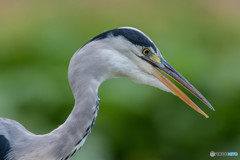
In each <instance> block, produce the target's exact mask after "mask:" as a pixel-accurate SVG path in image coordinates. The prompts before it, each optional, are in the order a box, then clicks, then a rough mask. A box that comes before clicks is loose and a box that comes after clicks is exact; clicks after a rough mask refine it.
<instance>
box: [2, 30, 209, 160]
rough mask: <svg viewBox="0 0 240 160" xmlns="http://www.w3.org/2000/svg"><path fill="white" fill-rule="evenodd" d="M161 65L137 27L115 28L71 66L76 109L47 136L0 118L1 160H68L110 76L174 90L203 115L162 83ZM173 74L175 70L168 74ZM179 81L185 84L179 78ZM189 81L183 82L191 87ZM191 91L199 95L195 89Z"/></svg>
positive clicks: (90, 121)
mask: <svg viewBox="0 0 240 160" xmlns="http://www.w3.org/2000/svg"><path fill="white" fill-rule="evenodd" d="M144 49H147V50H148V53H149V54H145V52H143V50H144ZM143 53H144V54H143ZM146 53H147V52H146ZM164 61H165V60H164V59H163V57H162V55H161V53H160V51H159V50H158V49H157V47H156V46H155V44H154V43H153V42H152V41H151V40H150V38H148V37H147V36H146V35H145V34H144V33H142V32H141V31H139V30H137V29H135V28H130V27H124V28H118V29H115V30H110V31H107V32H104V33H102V34H100V35H98V36H96V37H95V38H93V39H91V40H90V41H89V42H87V43H86V44H85V45H84V46H83V47H82V48H80V49H79V50H78V51H77V52H76V53H75V54H74V55H73V57H72V59H71V61H70V64H69V70H68V79H69V83H70V86H71V89H72V91H73V95H74V98H75V105H74V108H73V110H72V112H71V114H70V115H69V117H68V118H67V120H66V121H65V122H64V123H63V124H62V125H61V126H59V127H58V128H56V129H55V130H53V131H52V132H50V133H48V134H45V135H35V134H33V133H31V132H29V131H27V130H26V129H25V128H24V127H23V126H22V125H21V124H19V123H18V122H16V121H13V120H10V119H5V118H0V149H1V151H0V160H66V159H69V158H70V157H71V156H72V155H73V154H75V153H76V152H77V151H78V150H79V149H80V148H81V146H82V145H83V144H84V142H85V140H86V138H87V136H88V135H89V134H90V132H91V129H92V127H93V125H94V122H95V120H96V117H97V113H98V109H99V98H98V87H99V86H100V84H101V83H102V82H103V81H105V80H106V79H109V78H113V77H128V78H130V79H132V80H133V81H136V82H139V83H143V84H148V85H151V86H154V87H157V88H160V89H162V90H165V91H168V92H172V93H174V94H176V95H177V96H179V97H180V98H183V99H184V101H185V102H186V103H188V104H189V105H190V106H191V107H193V108H194V109H195V110H197V111H198V112H199V113H201V114H203V115H205V116H206V114H205V113H204V112H202V111H201V110H200V109H199V108H198V107H197V106H195V104H193V103H190V100H189V99H187V97H186V95H183V94H182V92H180V91H178V92H176V86H174V85H172V84H171V83H170V82H166V81H167V80H165V78H164V76H163V75H161V73H156V72H157V70H156V69H158V70H163V71H164V69H165V70H167V69H166V68H164V67H165V66H164V64H167V63H161V62H164ZM172 72H175V73H176V72H177V71H175V70H171V71H169V73H170V74H171V73H172ZM176 75H177V74H176ZM170 76H171V75H170ZM174 76H175V75H174ZM162 78H163V79H162ZM175 78H176V77H175ZM178 80H179V81H182V82H187V81H186V79H184V78H183V77H180V78H179V77H178ZM188 83H189V82H188ZM188 83H183V84H184V85H185V87H189V86H188V85H189V84H190V83H189V84H188ZM190 91H191V92H192V93H193V94H194V95H197V96H199V95H200V96H201V97H203V96H202V95H201V94H200V93H199V92H197V90H196V89H195V88H194V87H193V88H190ZM203 100H204V101H205V98H204V97H203ZM206 101H207V100H206ZM209 106H210V103H209Z"/></svg>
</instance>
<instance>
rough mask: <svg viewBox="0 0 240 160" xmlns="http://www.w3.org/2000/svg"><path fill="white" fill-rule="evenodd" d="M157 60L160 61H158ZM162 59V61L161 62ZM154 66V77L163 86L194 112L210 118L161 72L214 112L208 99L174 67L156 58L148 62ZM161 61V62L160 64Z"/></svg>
mask: <svg viewBox="0 0 240 160" xmlns="http://www.w3.org/2000/svg"><path fill="white" fill-rule="evenodd" d="M156 59H158V60H157V61H156ZM160 59H161V61H160ZM147 61H148V62H150V63H151V64H152V65H153V66H154V71H153V73H152V75H153V76H155V77H156V78H158V79H159V80H160V81H161V82H162V83H163V84H165V85H166V86H167V87H168V88H169V89H170V90H171V91H172V92H173V93H175V94H176V95H177V96H178V97H179V98H180V99H182V100H183V101H184V102H185V103H187V104H188V105H189V106H190V107H192V108H193V109H194V110H196V111H197V112H199V113H200V114H202V115H204V116H205V117H206V118H208V115H207V114H206V113H204V112H203V111H202V110H201V109H200V108H199V107H198V106H197V105H196V104H195V103H194V102H193V101H192V100H191V99H190V98H188V97H187V96H186V94H184V93H183V92H182V91H181V90H180V89H179V88H178V87H177V86H176V85H174V84H173V83H172V82H171V81H170V80H169V79H168V78H167V77H166V76H165V75H164V74H163V73H161V71H163V72H165V73H166V74H167V75H169V76H170V77H172V78H173V79H175V80H176V81H177V82H178V83H180V84H181V85H182V86H184V87H185V88H186V89H187V90H189V91H190V92H191V93H192V94H193V95H195V96H196V97H197V98H198V99H200V100H201V101H202V102H203V103H205V104H206V105H207V106H208V107H209V108H211V109H212V110H214V108H213V107H212V105H211V104H210V103H209V102H208V101H207V99H206V98H205V97H204V96H203V95H202V94H201V93H200V92H199V91H198V90H197V89H196V88H195V87H194V86H193V85H192V84H191V83H189V82H188V81H187V80H186V79H185V78H184V77H183V76H182V75H181V74H180V73H178V72H177V71H176V70H175V69H174V68H173V67H172V66H170V65H169V64H168V63H167V62H166V61H165V60H164V59H163V58H158V57H157V58H156V57H155V59H151V60H147ZM158 61H159V62H158Z"/></svg>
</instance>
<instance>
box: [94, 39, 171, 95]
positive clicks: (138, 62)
mask: <svg viewBox="0 0 240 160" xmlns="http://www.w3.org/2000/svg"><path fill="white" fill-rule="evenodd" d="M96 43H98V44H97V45H98V46H101V48H102V49H101V50H102V54H104V55H105V56H104V57H108V58H106V59H105V62H107V64H108V67H110V68H112V71H113V74H114V76H117V77H129V78H130V79H131V80H133V81H134V82H137V83H142V84H146V85H150V86H153V87H157V88H159V89H162V90H164V91H167V92H172V91H171V90H170V89H169V88H168V87H166V86H165V85H164V84H163V83H162V82H161V81H159V80H158V79H157V78H156V77H154V76H153V75H152V74H153V68H154V67H153V65H151V64H150V63H148V62H147V61H145V60H143V59H142V58H140V57H147V56H150V55H151V56H152V57H155V58H156V57H158V56H157V55H159V54H160V52H159V53H155V52H154V50H153V49H152V48H151V47H150V48H146V47H144V46H137V45H133V44H132V43H131V42H129V41H128V40H126V39H125V38H124V37H122V36H118V37H111V36H110V37H109V38H107V39H103V40H100V41H96ZM144 50H147V51H148V52H150V53H148V55H144V53H145V52H143V51H144Z"/></svg>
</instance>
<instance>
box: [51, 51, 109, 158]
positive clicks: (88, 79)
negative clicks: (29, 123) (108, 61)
mask: <svg viewBox="0 0 240 160" xmlns="http://www.w3.org/2000/svg"><path fill="white" fill-rule="evenodd" d="M79 54H80V53H76V54H75V55H74V56H73V58H72V60H71V62H70V66H69V83H70V86H71V88H72V91H73V94H74V97H75V106H74V108H73V110H72V112H71V114H70V115H69V117H68V118H67V120H66V121H65V122H64V123H63V124H62V125H61V126H60V127H58V128H57V129H55V130H54V131H53V132H51V133H50V134H51V135H53V136H54V137H59V138H60V139H59V141H60V142H61V143H58V146H57V147H58V148H55V149H56V150H58V151H59V152H58V153H61V155H58V156H59V159H61V160H64V159H68V158H69V157H71V156H72V155H73V154H74V153H75V152H76V151H77V150H79V149H80V148H81V146H82V145H83V144H84V142H85V140H86V138H87V136H88V135H89V134H90V132H91V129H92V127H93V125H94V122H95V120H96V117H97V113H98V107H99V98H98V87H99V85H100V84H101V83H102V81H103V80H104V79H105V78H103V77H102V76H103V75H98V73H99V72H95V69H96V68H94V70H91V68H90V67H89V66H88V65H85V64H84V63H86V61H85V62H84V61H82V60H81V59H79V58H80V57H81V56H79ZM81 61H82V62H81ZM76 63H79V64H80V65H76ZM81 66H87V67H83V68H82V67H81ZM95 66H96V65H95ZM92 69H93V67H92ZM59 144H60V145H59Z"/></svg>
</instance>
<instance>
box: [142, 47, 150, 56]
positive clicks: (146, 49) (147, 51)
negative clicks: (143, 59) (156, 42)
mask: <svg viewBox="0 0 240 160" xmlns="http://www.w3.org/2000/svg"><path fill="white" fill-rule="evenodd" d="M142 53H143V54H144V55H145V56H147V55H149V54H150V53H151V51H150V49H148V48H145V49H143V51H142Z"/></svg>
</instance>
